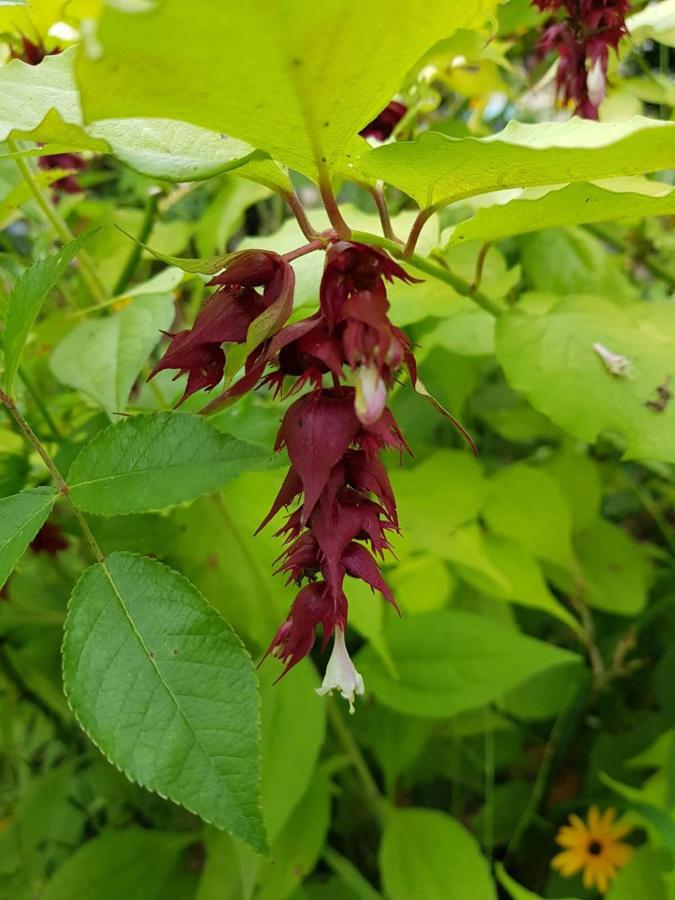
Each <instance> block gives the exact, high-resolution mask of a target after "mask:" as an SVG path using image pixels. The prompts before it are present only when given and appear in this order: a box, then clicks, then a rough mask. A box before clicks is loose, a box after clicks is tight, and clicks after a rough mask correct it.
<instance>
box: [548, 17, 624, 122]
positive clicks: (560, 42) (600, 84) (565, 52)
mask: <svg viewBox="0 0 675 900" xmlns="http://www.w3.org/2000/svg"><path fill="white" fill-rule="evenodd" d="M533 2H534V4H535V6H537V7H538V8H539V9H540V10H541V12H546V11H549V12H550V13H552V14H555V13H557V12H558V10H560V9H562V10H564V12H565V16H564V18H563V19H561V20H556V19H554V18H552V19H551V20H550V21H549V22H548V23H547V25H546V28H545V29H544V31H543V33H542V36H541V38H540V40H539V48H540V50H542V51H543V52H545V53H550V52H556V53H557V54H558V56H559V60H558V71H557V73H556V84H557V88H558V96H559V98H560V100H561V102H562V103H564V104H567V103H570V102H573V103H574V104H575V110H574V111H575V113H576V114H577V115H579V116H582V117H583V118H585V119H597V118H598V107H599V106H600V104H601V103H602V101H603V99H604V96H605V90H606V85H607V64H608V62H609V50H610V48H611V49H612V50H616V49H617V47H618V45H619V41H620V40H621V38H622V37H623V36H624V35H625V34H627V33H628V32H627V28H626V22H625V16H626V14H627V13H628V10H629V9H630V4H629V3H628V0H533Z"/></svg>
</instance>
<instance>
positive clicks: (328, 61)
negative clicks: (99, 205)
mask: <svg viewBox="0 0 675 900" xmlns="http://www.w3.org/2000/svg"><path fill="white" fill-rule="evenodd" d="M491 9H492V4H491V3H489V2H487V0H483V2H474V3H470V4H466V3H465V4H461V3H459V2H457V0H454V2H451V0H433V2H422V0H405V2H403V3H398V4H396V5H395V6H387V5H384V6H383V5H382V4H381V3H380V2H378V0H365V2H360V3H355V2H354V0H339V2H336V3H331V4H325V3H318V4H313V5H312V4H309V5H308V4H307V3H306V2H304V0H282V2H279V3H276V4H275V5H274V7H273V8H272V7H270V6H269V4H268V3H265V2H261V0H252V2H250V3H246V4H240V5H237V6H233V5H231V4H228V5H221V6H215V7H214V5H213V3H212V2H210V0H194V2H192V3H190V4H189V5H186V4H185V3H183V2H181V0H168V2H166V3H163V4H162V5H161V7H159V8H157V9H152V10H151V11H149V12H148V11H145V12H137V13H134V14H129V13H123V12H121V11H119V10H117V9H112V8H110V7H108V8H107V9H106V11H105V12H104V15H103V18H102V21H101V24H100V27H99V29H98V32H97V38H98V40H99V41H100V43H101V46H102V50H103V52H102V54H101V55H100V56H98V57H97V58H96V59H90V58H87V56H86V55H85V54H84V53H83V54H81V55H80V58H79V60H78V64H77V75H78V82H79V84H80V87H81V91H82V102H83V106H84V110H85V118H86V120H87V121H89V122H90V121H92V120H94V119H110V118H125V117H128V116H132V117H136V116H143V117H152V116H159V117H162V118H168V119H178V120H181V121H186V122H192V123H194V124H196V125H200V126H202V127H204V128H210V129H212V130H214V131H216V132H221V131H226V132H227V133H228V134H232V135H234V136H235V137H237V138H240V139H241V140H244V141H248V142H249V143H251V144H253V146H255V147H257V148H258V149H261V150H264V151H266V152H268V153H269V154H270V155H271V156H272V157H274V158H275V159H278V160H279V161H281V162H282V163H285V164H286V165H289V166H290V167H291V168H293V169H297V170H298V171H301V172H304V173H305V174H306V175H309V176H310V177H317V174H318V168H319V167H321V166H323V165H326V166H328V167H334V166H335V165H336V163H338V162H341V157H342V154H343V153H344V152H345V151H346V149H347V148H348V147H349V146H350V144H352V142H353V138H354V136H355V135H356V134H357V132H358V131H359V130H360V129H361V128H363V126H364V125H366V124H367V123H368V122H369V121H370V120H371V119H373V118H374V117H375V116H376V115H377V114H378V113H379V112H380V111H381V110H382V109H383V108H384V107H385V106H386V105H387V103H388V102H389V101H390V100H391V98H392V96H393V95H394V94H395V92H396V91H397V90H398V89H399V87H400V84H401V82H402V80H403V78H404V76H405V75H406V74H407V72H408V70H409V69H410V68H411V67H412V66H413V64H414V63H415V62H416V60H417V59H418V58H419V57H420V56H421V55H422V53H423V52H424V51H425V50H427V49H428V47H429V46H430V45H431V44H433V43H434V42H435V41H436V40H438V38H439V37H441V36H445V35H447V34H450V33H451V32H453V31H455V30H456V29H457V28H460V27H466V26H470V25H471V24H473V23H478V22H480V21H481V20H483V19H484V18H485V17H486V15H489V13H490V12H491ZM401 22H415V27H414V28H401ZM218 34H223V35H227V51H226V52H223V47H222V45H221V43H220V42H219V41H218V40H214V35H218ZM176 35H180V41H178V42H177V41H176ZM373 35H377V40H373ZM195 84H200V85H207V86H208V90H206V89H205V90H199V91H195V90H194V85H195ZM324 160H325V162H324ZM378 177H379V176H378Z"/></svg>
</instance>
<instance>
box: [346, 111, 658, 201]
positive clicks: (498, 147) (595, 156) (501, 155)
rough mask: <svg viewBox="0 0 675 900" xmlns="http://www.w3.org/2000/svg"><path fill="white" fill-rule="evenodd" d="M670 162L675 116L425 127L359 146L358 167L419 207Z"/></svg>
mask: <svg viewBox="0 0 675 900" xmlns="http://www.w3.org/2000/svg"><path fill="white" fill-rule="evenodd" d="M674 165H675V122H661V121H656V120H654V119H647V118H644V117H642V116H635V117H634V118H632V119H630V120H629V121H627V122H590V121H587V120H585V119H576V118H575V119H570V120H569V121H568V122H547V123H542V124H538V125H523V124H521V123H520V122H510V123H509V124H508V125H507V126H506V128H505V129H504V130H503V131H500V132H498V133H497V134H494V135H491V136H490V137H487V138H453V137H448V136H447V135H445V134H438V133H436V132H428V133H426V134H423V135H422V136H421V137H419V138H418V139H417V140H415V141H409V142H401V143H398V144H387V145H385V146H382V147H378V148H377V149H375V150H369V151H367V152H366V153H364V154H363V155H362V156H361V157H360V159H359V160H358V162H357V167H358V169H359V170H360V171H362V172H363V173H364V175H365V177H366V178H369V179H372V178H382V179H384V181H387V182H389V183H390V184H393V185H395V186H396V187H397V188H399V189H400V190H402V191H404V192H405V193H406V194H409V195H410V196H411V197H413V198H414V199H415V200H416V201H417V203H418V204H419V205H420V206H422V207H433V206H436V205H440V204H443V203H452V202H453V201H455V200H460V199H461V198H463V197H471V196H472V195H473V194H482V193H485V192H487V191H498V190H503V189H504V188H514V187H516V188H517V187H520V188H523V187H534V186H536V185H544V184H565V183H568V182H575V181H592V180H595V179H598V178H612V177H614V176H618V175H640V174H643V173H644V172H656V171H659V170H661V169H669V168H671V167H673V166H674Z"/></svg>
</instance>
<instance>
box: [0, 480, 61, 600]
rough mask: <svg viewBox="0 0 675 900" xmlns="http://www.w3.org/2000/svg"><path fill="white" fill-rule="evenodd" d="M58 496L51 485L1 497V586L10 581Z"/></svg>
mask: <svg viewBox="0 0 675 900" xmlns="http://www.w3.org/2000/svg"><path fill="white" fill-rule="evenodd" d="M57 497H58V494H57V492H56V491H55V490H54V488H51V487H38V488H33V489H32V490H28V491H23V492H22V493H21V494H14V496H12V497H5V498H4V499H3V500H0V586H2V585H3V584H4V583H5V581H6V580H7V578H8V576H9V574H10V573H11V571H12V569H13V568H14V566H15V565H16V563H17V560H19V559H20V558H21V556H22V554H23V552H24V550H25V549H26V547H27V546H28V544H29V543H30V542H31V541H32V540H33V538H34V537H35V535H36V534H37V533H38V531H39V530H40V528H41V526H42V525H43V524H44V522H45V520H46V519H47V516H48V515H49V513H50V511H51V508H52V506H53V505H54V503H55V501H56V499H57Z"/></svg>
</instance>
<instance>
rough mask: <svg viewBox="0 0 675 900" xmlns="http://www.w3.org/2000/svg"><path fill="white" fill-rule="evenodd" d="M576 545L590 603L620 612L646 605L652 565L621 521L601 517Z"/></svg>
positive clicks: (631, 612)
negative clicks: (615, 523)
mask: <svg viewBox="0 0 675 900" xmlns="http://www.w3.org/2000/svg"><path fill="white" fill-rule="evenodd" d="M576 546H577V554H578V558H579V563H580V565H581V571H582V575H583V580H584V583H585V585H586V590H585V593H584V599H585V600H586V602H587V603H588V604H589V605H590V606H592V607H593V608H594V609H602V610H604V611H605V612H611V613H616V614H617V615H621V616H634V615H636V614H637V613H639V612H640V610H641V609H643V608H644V605H645V603H646V602H647V590H648V588H649V584H650V581H651V565H650V563H649V559H648V557H647V554H646V553H645V550H644V548H643V547H642V546H641V545H640V544H638V543H637V542H636V541H634V540H631V538H630V537H629V536H628V534H626V532H625V531H624V530H623V529H622V528H619V526H618V525H614V524H613V523H612V522H607V521H605V520H604V519H598V520H597V521H596V522H594V523H593V525H591V526H590V528H587V529H586V530H585V531H582V532H581V533H580V534H579V535H578V536H577V538H576Z"/></svg>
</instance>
